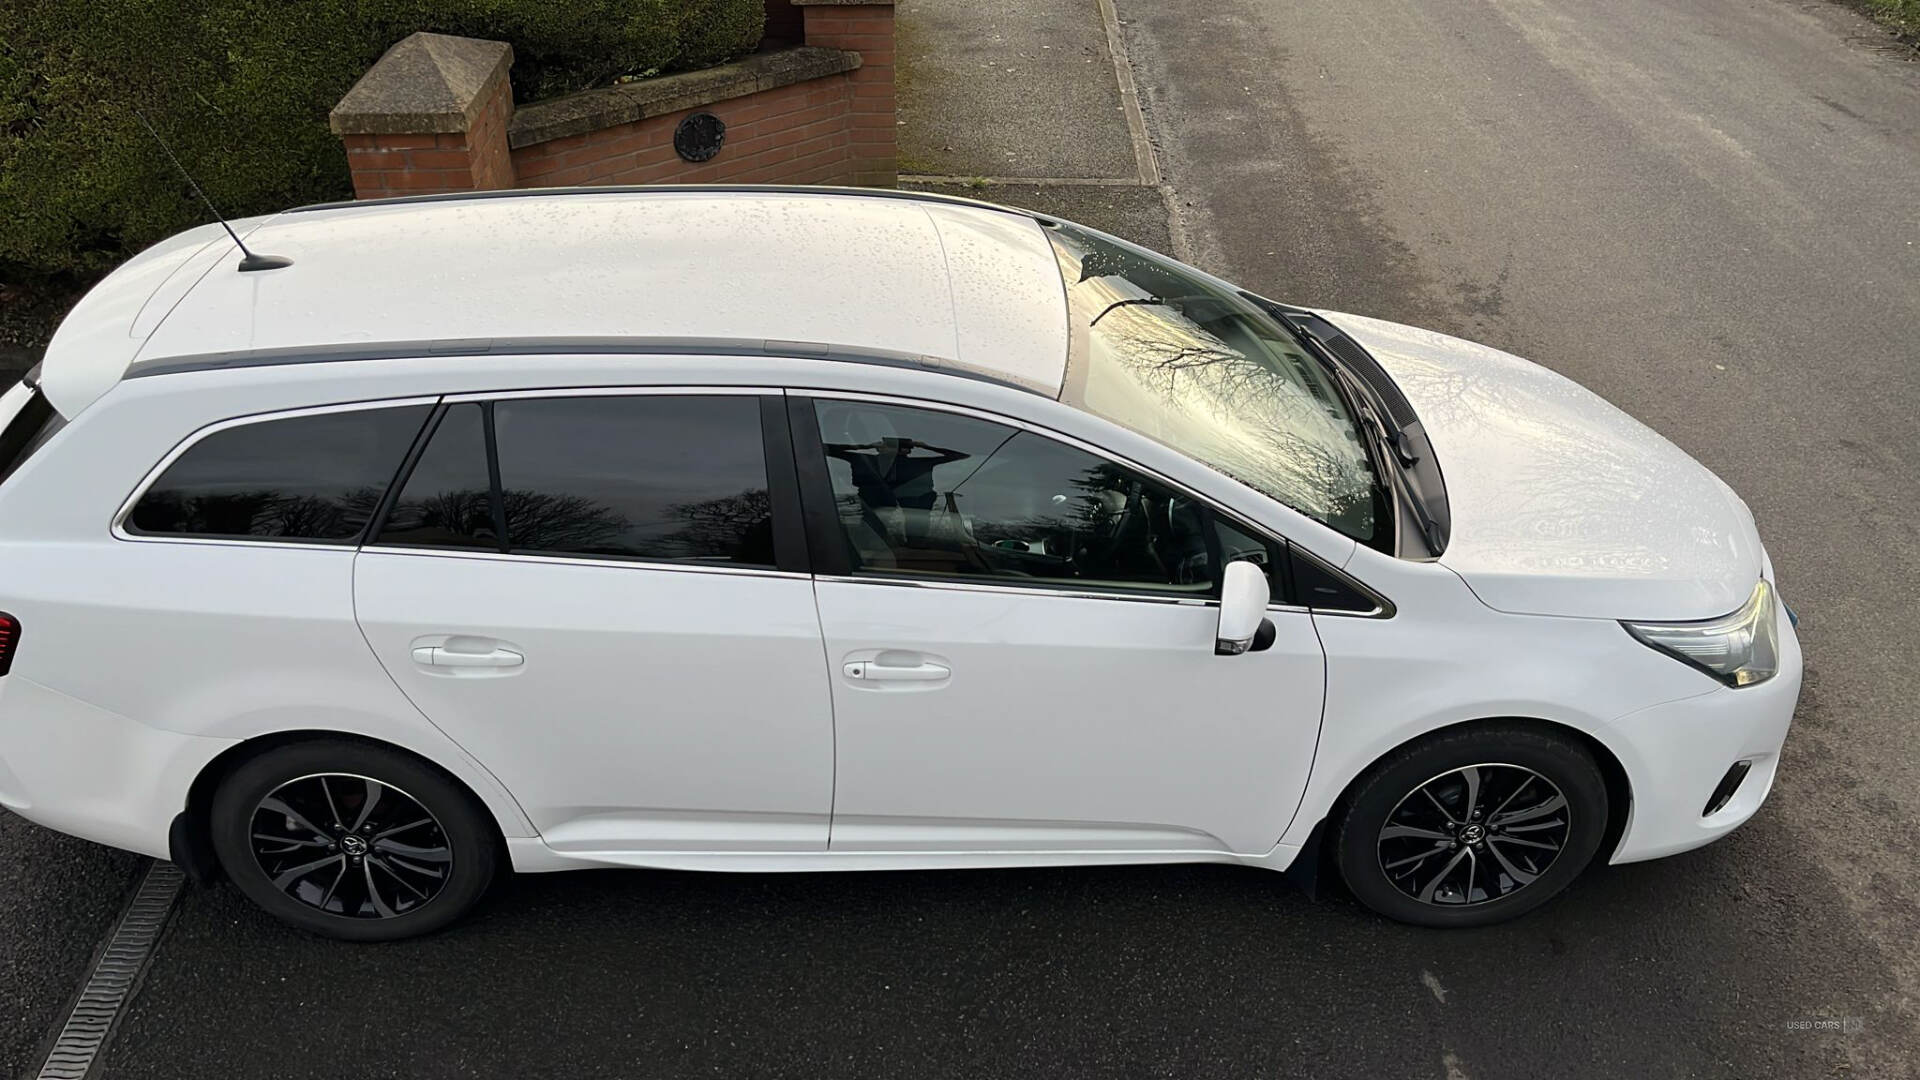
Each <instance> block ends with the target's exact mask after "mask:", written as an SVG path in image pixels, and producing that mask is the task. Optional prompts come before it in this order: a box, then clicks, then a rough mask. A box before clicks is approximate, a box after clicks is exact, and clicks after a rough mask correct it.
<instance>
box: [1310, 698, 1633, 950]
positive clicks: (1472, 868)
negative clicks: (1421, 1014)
mask: <svg viewBox="0 0 1920 1080" xmlns="http://www.w3.org/2000/svg"><path fill="white" fill-rule="evenodd" d="M1607 811H1608V807H1607V786H1606V781H1605V779H1604V778H1603V777H1602V776H1601V774H1600V768H1599V766H1598V765H1597V764H1595V762H1594V760H1593V755H1592V754H1591V753H1589V752H1588V751H1587V750H1586V748H1585V747H1583V746H1581V745H1579V744H1578V743H1576V742H1574V741H1573V740H1571V739H1566V738H1562V737H1559V736H1556V735H1553V734H1551V733H1549V732H1546V731H1543V730H1541V729H1539V728H1536V727H1531V726H1525V725H1518V724H1489V725H1483V726H1475V727H1470V728H1462V729H1460V730H1458V731H1452V732H1442V733H1440V734H1438V735H1435V736H1433V737H1430V738H1428V739H1424V740H1420V741H1418V742H1414V743H1411V744H1409V745H1408V746H1406V747H1403V748H1401V749H1400V750H1398V751H1396V752H1394V753H1393V754H1391V755H1389V756H1388V757H1387V758H1386V759H1384V760H1382V761H1381V762H1380V763H1379V764H1377V765H1375V766H1374V767H1373V769H1371V770H1369V771H1368V773H1367V774H1366V775H1365V776H1363V777H1362V778H1361V779H1360V781H1359V782H1358V783H1357V785H1356V786H1355V788H1354V791H1353V794H1352V796H1351V797H1350V798H1349V799H1348V800H1347V801H1346V810H1345V813H1344V814H1343V815H1342V816H1341V817H1340V819H1339V820H1338V823H1337V826H1336V831H1335V834H1334V844H1335V857H1336V859H1337V861H1338V863H1339V866H1340V874H1341V877H1342V878H1343V879H1345V881H1346V883H1347V887H1348V888H1349V889H1351V890H1352V891H1353V894H1354V896H1355V897H1357V898H1358V899H1359V900H1360V902H1361V903H1364V904H1366V905H1367V906H1368V907H1370V908H1372V909H1373V910H1375V911H1377V912H1379V913H1381V914H1383V915H1386V916H1388V917H1390V918H1394V919H1398V920H1400V921H1402V922H1409V923H1414V924H1417V925H1420V926H1439V927H1466V926H1486V925H1489V924H1491V923H1497V922H1503V921H1505V920H1507V919H1511V918H1514V917H1515V916H1518V915H1521V914H1524V913H1525V912H1528V911H1531V910H1533V909H1534V908H1536V907H1539V906H1540V905H1541V904H1544V903H1546V902H1547V901H1548V900H1551V899H1553V898H1554V896H1556V895H1558V894H1559V893H1560V892H1561V891H1562V890H1564V889H1565V888H1566V887H1567V886H1568V885H1569V884H1571V883H1572V882H1573V879H1574V878H1576V877H1578V876H1579V875H1580V872H1581V871H1582V870H1584V869H1586V866H1587V864H1588V863H1589V862H1591V861H1592V860H1593V856H1594V853H1595V852H1597V851H1598V850H1599V847H1600V841H1601V838H1602V836H1604V835H1605V833H1606V827H1607Z"/></svg>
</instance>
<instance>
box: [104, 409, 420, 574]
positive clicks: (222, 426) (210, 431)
mask: <svg viewBox="0 0 1920 1080" xmlns="http://www.w3.org/2000/svg"><path fill="white" fill-rule="evenodd" d="M439 400H440V398H439V396H438V395H431V396H427V397H420V396H414V397H405V398H379V399H373V400H369V401H350V402H346V403H343V404H335V405H314V406H308V407H306V408H300V409H279V410H275V411H271V412H263V413H248V414H246V415H244V416H233V417H228V418H227V419H225V420H219V421H215V422H214V423H211V424H208V425H206V426H205V427H202V428H199V429H198V430H196V431H193V432H190V433H188V435H187V436H186V437H185V438H183V439H181V440H180V441H179V442H178V443H177V444H175V445H174V447H173V449H171V450H169V451H167V452H166V454H165V455H163V456H162V457H161V458H160V462H159V464H157V465H155V466H154V467H153V468H151V469H148V470H147V473H146V475H145V476H143V477H141V478H140V482H139V483H138V484H136V485H134V488H133V494H131V495H128V496H127V497H126V499H125V500H123V501H122V502H121V503H120V509H118V510H116V511H115V512H114V515H113V522H112V524H111V525H110V526H109V528H108V531H109V532H110V533H111V534H112V536H113V538H114V539H115V540H124V541H126V542H128V543H131V544H222V545H234V544H244V545H246V546H248V547H260V546H262V545H265V546H270V547H277V548H297V549H301V550H312V549H314V548H330V549H336V550H347V551H351V550H353V549H354V547H355V546H356V545H355V544H354V543H352V542H335V541H332V540H310V541H304V542H302V541H295V540H276V539H273V538H271V537H262V538H261V539H258V540H254V539H250V538H248V537H245V536H186V535H182V536H145V535H141V534H139V533H134V532H129V531H127V527H126V526H127V518H128V517H129V516H131V515H132V513H133V508H134V507H135V506H138V505H139V504H140V500H141V499H142V498H145V497H146V494H147V489H148V488H151V487H152V486H153V485H154V483H155V482H156V481H158V480H159V479H160V477H161V476H162V475H164V474H165V473H166V471H167V470H168V469H169V468H171V467H172V466H173V463H174V462H176V461H178V460H180V458H181V456H182V455H184V454H186V452H187V451H189V450H191V449H193V448H194V447H195V446H198V445H199V444H200V442H201V441H202V440H203V439H206V438H208V437H209V436H212V435H215V434H218V433H220V432H222V431H230V430H232V429H233V428H237V427H247V426H249V425H251V424H264V423H270V422H272V421H275V420H293V419H298V418H299V417H302V416H325V415H327V414H329V413H341V412H371V411H373V410H375V409H404V408H409V407H412V406H415V405H427V406H432V405H434V404H437V403H438V402H439Z"/></svg>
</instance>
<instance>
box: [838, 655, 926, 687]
mask: <svg viewBox="0 0 1920 1080" xmlns="http://www.w3.org/2000/svg"><path fill="white" fill-rule="evenodd" d="M841 670H842V671H844V672H846V676H847V678H849V679H857V680H859V681H861V682H938V681H940V680H941V679H945V678H948V677H950V676H952V674H953V669H952V668H950V667H948V666H947V665H945V664H936V663H934V662H932V661H931V660H923V661H921V662H919V663H917V664H881V663H877V662H875V661H872V660H853V661H849V662H848V663H847V664H846V666H845V667H843V668H841Z"/></svg>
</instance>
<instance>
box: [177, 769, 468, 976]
mask: <svg viewBox="0 0 1920 1080" xmlns="http://www.w3.org/2000/svg"><path fill="white" fill-rule="evenodd" d="M211 826H212V833H213V847H214V851H215V852H216V853H217V854H218V855H219V856H220V864H221V866H222V867H223V868H224V869H225V870H226V872H227V876H228V877H229V878H231V879H232V880H233V883H234V884H235V885H236V886H238V887H239V889H240V891H242V892H244V893H246V894H247V896H248V898H249V899H251V900H252V901H253V902H254V903H256V904H258V905H260V906H261V907H262V908H265V909H266V910H267V911H268V912H269V913H271V914H273V915H275V916H276V917H278V918H280V919H281V920H283V921H285V922H288V923H291V924H292V925H294V926H298V927H300V928H302V929H305V930H311V931H313V932H315V933H319V934H325V935H327V936H330V937H337V938H343V939H346V940H350V941H390V940H394V939H397V938H404V937H412V936H414V935H416V934H424V933H428V932H431V931H433V930H437V929H439V928H441V927H443V926H445V925H447V924H448V923H450V922H452V921H454V920H455V919H457V918H459V917H460V916H461V915H463V914H465V913H466V912H467V911H468V910H469V909H470V908H472V907H473V905H474V904H475V903H477V902H478V901H479V899H480V897H481V896H482V895H483V894H484V893H485V891H486V889H487V886H488V885H489V884H490V883H491V881H492V880H493V876H494V868H495V865H496V863H497V862H498V860H499V843H500V841H499V838H498V836H497V834H496V832H495V829H494V825H493V821H492V818H491V816H490V815H489V814H488V812H487V810H486V808H485V807H484V806H482V805H481V804H480V802H479V801H478V800H477V799H475V798H474V796H473V795H472V794H471V793H470V792H468V791H467V790H466V789H465V788H464V787H462V786H460V784H459V783H458V782H456V781H455V780H453V778H452V777H450V776H448V775H447V774H446V773H444V772H441V771H440V770H439V769H436V768H434V767H433V766H431V765H428V764H427V763H425V762H423V761H421V760H419V759H417V758H414V757H412V756H410V755H407V754H404V753H402V752H400V751H397V750H393V749H389V748H387V747H383V746H378V745H374V744H371V743H363V742H358V741H349V740H344V739H342V740H332V739H327V740H315V741H313V742H303V743H294V744H291V745H287V746H281V747H276V748H274V749H270V750H267V751H266V752H264V753H262V754H260V755H259V756H257V757H254V758H251V759H249V760H247V761H245V762H243V763H242V764H241V765H240V766H238V767H237V768H236V769H234V771H233V772H232V773H231V774H230V775H228V776H227V777H226V779H225V780H223V781H222V782H221V784H220V786H219V788H218V789H217V790H216V791H215V792H214V797H213V806H212V818H211Z"/></svg>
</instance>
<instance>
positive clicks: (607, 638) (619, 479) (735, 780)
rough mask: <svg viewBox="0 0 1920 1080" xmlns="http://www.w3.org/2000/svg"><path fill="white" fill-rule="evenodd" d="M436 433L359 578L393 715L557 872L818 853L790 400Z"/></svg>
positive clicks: (814, 694)
mask: <svg viewBox="0 0 1920 1080" xmlns="http://www.w3.org/2000/svg"><path fill="white" fill-rule="evenodd" d="M434 422H435V424H436V427H435V429H434V430H433V433H432V435H431V437H430V438H429V439H428V440H427V441H426V443H425V445H424V449H423V450H422V451H420V453H419V455H418V459H417V461H416V462H414V463H413V464H412V465H411V471H410V473H409V475H407V477H406V479H405V480H404V482H403V483H402V484H401V485H399V486H398V488H397V494H396V495H395V497H394V498H393V500H392V501H393V505H392V506H391V508H390V509H389V510H388V511H387V513H386V515H385V519H384V522H383V524H382V525H381V527H380V529H379V532H378V535H377V536H376V537H375V539H374V540H373V541H372V543H371V544H370V545H369V546H367V547H365V548H364V549H363V550H362V551H361V553H360V555H359V559H358V562H357V565H356V567H355V573H354V596H355V603H356V606H357V610H358V616H359V620H360V625H361V628H362V629H363V630H364V631H365V633H366V637H367V641H368V643H369V644H370V645H371V646H372V648H373V650H374V652H375V654H376V655H377V656H378V657H379V658H380V662H381V663H382V664H384V665H385V666H386V669H387V671H388V672H389V673H390V674H391V675H392V676H393V678H394V681H395V682H397V683H398V684H399V685H400V687H401V689H402V690H404V691H405V692H406V694H407V695H408V697H410V698H411V699H412V700H413V702H414V703H415V704H416V705H417V706H418V707H419V708H420V709H421V710H422V711H423V712H424V713H426V715H427V716H428V718H429V719H431V720H432V721H433V722H434V723H435V724H436V725H438V726H439V727H440V728H441V729H443V730H444V731H446V732H447V733H448V734H449V735H450V736H452V737H453V738H454V739H455V740H456V741H458V742H459V743H460V744H461V745H462V746H464V747H465V748H466V750H467V751H468V752H469V753H471V754H473V755H474V757H476V758H477V759H479V760H480V762H481V763H483V764H484V765H485V766H486V767H487V768H489V769H491V770H492V771H493V772H494V774H495V775H496V776H498V777H499V779H500V780H501V782H502V783H503V784H504V785H505V786H506V788H507V789H508V790H509V791H510V792H512V793H513V795H514V796H515V798H516V799H518V800H519V802H520V804H521V806H522V807H523V808H524V809H525V811H526V812H527V814H528V816H529V817H530V818H531V819H532V820H533V822H534V824H535V826H536V827H538V828H539V830H540V832H541V834H542V836H543V837H544V838H545V840H546V842H547V843H548V844H549V845H551V846H552V847H554V848H556V849H558V850H561V851H576V852H595V851H597V852H620V851H667V850H685V851H726V850H739V851H744V850H751V851H777V850H822V849H824V848H825V847H826V843H827V826H828V814H829V811H830V808H831V804H832V797H833V718H832V710H831V704H830V698H829V692H828V688H827V682H826V677H825V673H824V672H823V671H822V670H821V640H820V627H819V619H818V616H817V614H816V612H815V609H814V601H813V589H812V583H811V581H810V579H809V577H808V575H807V573H806V568H805V556H804V540H803V538H802V535H801V533H800V531H799V528H800V526H799V522H798V500H797V495H796V494H795V489H794V482H793V479H792V457H791V453H790V450H789V442H788V438H787V434H786V421H785V413H784V410H783V409H782V407H781V399H780V397H779V396H778V395H777V394H775V395H771V396H765V397H763V396H761V395H759V394H756V393H752V392H740V391H735V390H704V389H703V390H674V391H671V392H651V391H631V390H622V391H600V392H595V391H558V392H541V393H534V394H527V395H519V396H512V395H508V396H497V397H493V398H478V399H449V400H448V401H447V402H446V403H444V404H443V406H442V409H441V410H440V412H439V414H438V415H437V416H436V418H435V421H434ZM768 446H771V447H773V449H774V452H773V453H771V454H769V453H767V450H766V448H767V447H768Z"/></svg>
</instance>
